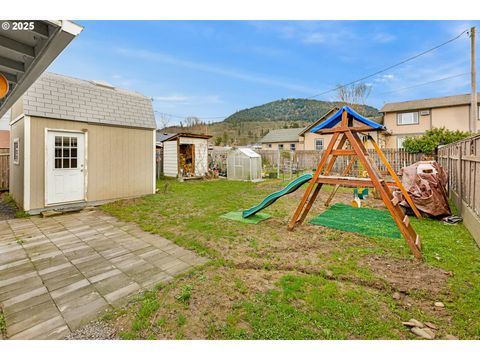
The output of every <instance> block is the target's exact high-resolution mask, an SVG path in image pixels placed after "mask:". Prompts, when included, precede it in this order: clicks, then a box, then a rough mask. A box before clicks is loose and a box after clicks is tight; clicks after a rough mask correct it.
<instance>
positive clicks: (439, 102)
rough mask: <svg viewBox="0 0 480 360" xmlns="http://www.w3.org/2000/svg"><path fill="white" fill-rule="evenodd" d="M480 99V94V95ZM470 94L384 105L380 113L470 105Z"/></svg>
mask: <svg viewBox="0 0 480 360" xmlns="http://www.w3.org/2000/svg"><path fill="white" fill-rule="evenodd" d="M478 96H479V97H480V93H479V94H478ZM470 101H471V97H470V94H462V95H453V96H443V97H438V98H431V99H420V100H411V101H402V102H396V103H387V104H385V105H383V107H382V108H381V109H380V112H383V113H386V112H392V111H408V110H420V109H431V108H437V107H445V106H458V105H467V104H470Z"/></svg>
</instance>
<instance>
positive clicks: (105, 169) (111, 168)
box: [30, 117, 154, 209]
mask: <svg viewBox="0 0 480 360" xmlns="http://www.w3.org/2000/svg"><path fill="white" fill-rule="evenodd" d="M45 129H51V130H78V131H84V130H85V131H86V134H87V140H86V152H87V160H86V168H87V200H88V201H103V200H113V199H118V198H124V197H132V196H140V195H145V194H151V193H152V192H153V190H152V189H153V186H154V184H153V173H154V168H153V164H152V156H153V155H152V151H153V137H152V130H148V129H133V128H126V127H117V126H105V125H97V124H88V123H82V122H75V121H68V120H67V121H65V120H56V119H47V118H37V117H32V118H31V165H30V166H31V173H30V182H31V192H30V193H31V200H30V208H31V209H39V208H43V207H45Z"/></svg>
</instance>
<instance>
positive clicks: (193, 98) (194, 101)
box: [153, 94, 223, 105]
mask: <svg viewBox="0 0 480 360" xmlns="http://www.w3.org/2000/svg"><path fill="white" fill-rule="evenodd" d="M153 99H154V100H155V101H158V102H160V103H162V104H164V103H172V104H175V105H199V104H219V103H222V102H223V101H222V100H221V98H220V96H219V95H190V96H187V95H179V94H171V95H160V96H154V97H153Z"/></svg>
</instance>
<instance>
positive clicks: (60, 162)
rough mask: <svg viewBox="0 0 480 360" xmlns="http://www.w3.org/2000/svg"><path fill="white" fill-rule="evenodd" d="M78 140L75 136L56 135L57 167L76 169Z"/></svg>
mask: <svg viewBox="0 0 480 360" xmlns="http://www.w3.org/2000/svg"><path fill="white" fill-rule="evenodd" d="M77 144H78V141H77V138H76V137H74V136H55V169H76V168H77V166H78V158H77V156H78V147H77Z"/></svg>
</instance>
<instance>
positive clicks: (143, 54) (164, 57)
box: [114, 48, 315, 94]
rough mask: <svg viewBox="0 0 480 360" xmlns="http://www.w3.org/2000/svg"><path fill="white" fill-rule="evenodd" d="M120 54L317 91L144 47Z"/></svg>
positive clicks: (289, 82)
mask: <svg viewBox="0 0 480 360" xmlns="http://www.w3.org/2000/svg"><path fill="white" fill-rule="evenodd" d="M114 50H115V51H116V52H117V53H118V54H120V55H123V56H127V57H133V58H136V59H141V60H145V61H152V62H160V63H164V64H170V65H174V66H180V67H184V68H188V69H193V70H198V71H203V72H209V73H212V74H216V75H221V76H226V77H230V78H236V79H240V80H244V81H248V82H253V83H257V84H264V85H268V86H274V87H280V88H284V89H289V90H293V91H295V92H300V93H306V94H309V93H312V92H315V89H312V88H310V87H308V86H305V85H302V84H295V83H293V82H291V81H288V80H279V79H276V78H273V77H270V76H268V75H266V74H255V73H250V72H246V71H243V70H239V69H234V68H229V67H224V66H221V65H214V64H206V63H200V62H196V61H191V60H185V59H180V58H177V57H175V56H172V55H169V54H165V53H162V52H154V51H149V50H143V49H128V48H115V49H114Z"/></svg>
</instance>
